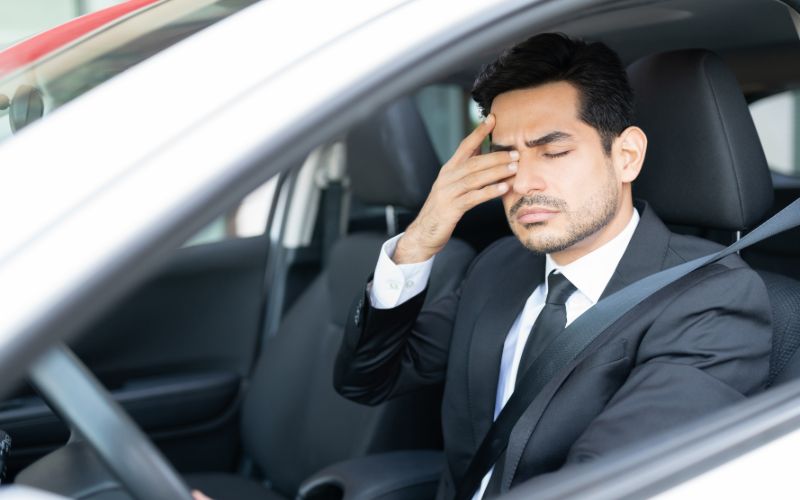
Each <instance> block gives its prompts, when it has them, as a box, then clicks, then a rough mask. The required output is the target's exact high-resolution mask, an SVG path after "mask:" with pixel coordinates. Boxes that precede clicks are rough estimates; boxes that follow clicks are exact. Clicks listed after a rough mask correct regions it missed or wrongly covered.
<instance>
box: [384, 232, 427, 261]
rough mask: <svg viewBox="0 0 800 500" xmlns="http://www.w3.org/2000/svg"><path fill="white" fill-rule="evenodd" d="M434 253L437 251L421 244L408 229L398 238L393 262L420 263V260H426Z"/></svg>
mask: <svg viewBox="0 0 800 500" xmlns="http://www.w3.org/2000/svg"><path fill="white" fill-rule="evenodd" d="M434 255H436V251H433V250H431V249H429V248H426V247H424V246H423V245H420V244H419V243H418V242H417V240H416V238H414V236H413V232H412V233H411V234H409V232H408V231H407V232H406V233H405V234H403V236H401V237H400V239H399V240H397V246H396V247H395V250H394V255H392V262H394V263H395V264H398V265H401V264H418V263H420V262H425V261H426V260H428V259H430V258H431V257H433V256H434Z"/></svg>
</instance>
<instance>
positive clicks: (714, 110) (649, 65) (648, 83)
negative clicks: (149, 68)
mask: <svg viewBox="0 0 800 500" xmlns="http://www.w3.org/2000/svg"><path fill="white" fill-rule="evenodd" d="M628 73H629V76H630V81H631V85H632V86H633V88H634V92H635V94H636V96H637V97H636V108H637V118H638V124H639V125H640V126H641V127H642V129H643V130H644V131H645V133H646V134H647V135H648V139H649V145H648V151H647V155H646V160H645V165H644V168H643V169H642V173H641V175H640V177H639V179H637V181H636V183H635V184H634V192H635V195H636V196H637V197H640V198H644V199H646V200H648V201H649V202H650V203H651V204H652V205H653V206H654V207H655V208H656V211H657V212H658V214H659V215H660V216H662V217H663V218H664V219H665V220H666V221H667V222H670V223H673V224H681V225H688V226H697V227H701V228H715V229H726V230H731V231H739V230H743V229H747V228H752V227H754V226H755V225H757V224H758V223H759V222H761V220H762V219H763V218H764V217H765V216H766V215H767V213H768V212H769V210H770V209H771V208H772V202H773V188H772V181H771V178H770V173H769V167H768V166H767V162H766V159H765V157H764V152H763V150H762V149H761V141H760V139H759V137H758V135H757V133H756V130H755V126H754V125H753V120H752V118H751V117H750V112H749V110H748V108H747V104H746V102H745V100H744V97H743V96H742V93H741V89H740V88H739V86H738V84H737V82H736V79H735V78H734V76H733V74H732V73H731V72H730V70H728V69H727V68H726V67H725V65H724V63H723V62H722V60H721V59H720V58H719V57H718V56H716V55H715V54H713V53H711V52H708V51H704V50H684V51H677V52H670V53H666V54H658V55H655V56H650V57H647V58H645V59H642V60H640V61H637V62H636V63H634V64H633V65H631V66H630V67H629V68H628ZM759 274H760V276H761V277H762V279H763V280H764V283H765V285H766V286H767V292H768V293H769V297H770V302H771V304H772V312H773V349H772V354H771V358H770V376H769V381H768V384H770V385H774V384H778V383H781V382H785V381H787V380H790V379H792V378H795V377H797V376H800V355H798V347H799V346H800V316H798V311H800V282H798V281H795V280H793V279H791V278H788V277H786V276H782V275H779V274H775V273H771V272H767V271H759Z"/></svg>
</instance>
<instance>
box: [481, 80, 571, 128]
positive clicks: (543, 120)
mask: <svg viewBox="0 0 800 500" xmlns="http://www.w3.org/2000/svg"><path fill="white" fill-rule="evenodd" d="M578 106H579V93H578V90H577V89H576V88H575V87H574V86H573V85H571V84H569V83H567V82H554V83H546V84H544V85H539V86H537V87H532V88H528V89H519V90H512V91H510V92H504V93H502V94H499V95H498V96H497V97H495V98H494V101H493V102H492V109H491V111H492V113H493V114H494V115H495V118H497V124H496V125H495V128H494V130H493V132H492V137H493V140H494V141H495V142H498V143H506V142H509V143H510V142H512V141H513V140H514V139H516V138H518V136H520V135H532V134H539V135H541V134H546V133H549V132H551V131H553V130H560V131H563V132H567V133H570V134H573V135H580V134H581V133H585V132H586V131H585V130H583V129H584V127H586V124H585V123H583V122H582V121H581V120H580V118H579V117H578Z"/></svg>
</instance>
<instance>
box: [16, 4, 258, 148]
mask: <svg viewBox="0 0 800 500" xmlns="http://www.w3.org/2000/svg"><path fill="white" fill-rule="evenodd" d="M256 1H257V0H162V1H152V0H151V1H143V0H130V1H128V2H123V3H122V4H120V5H119V6H116V7H112V8H109V9H106V10H105V11H100V12H96V13H93V14H89V15H88V16H84V17H83V18H78V19H77V20H74V21H72V22H70V23H67V24H65V25H62V26H60V27H57V28H54V29H52V30H49V31H45V32H43V33H40V34H39V35H36V36H34V37H31V38H29V39H28V40H25V41H23V42H21V43H19V44H17V45H15V46H12V47H9V48H8V49H6V50H4V51H2V52H0V61H1V62H2V64H0V141H3V140H5V139H7V138H8V137H10V136H11V135H12V134H13V133H16V132H18V131H20V130H21V129H23V128H24V127H26V126H27V125H29V124H30V123H32V122H34V121H36V120H38V119H40V118H42V117H43V116H47V114H49V113H51V112H53V111H54V110H56V109H58V108H59V107H60V106H62V105H64V104H65V103H67V102H69V101H71V100H73V99H75V98H76V97H78V96H80V95H81V94H83V93H84V92H87V91H89V90H91V89H93V88H94V87H96V86H98V85H100V84H101V83H103V82H105V81H106V80H109V79H110V78H112V77H114V76H116V75H118V74H120V73H122V72H123V71H125V70H126V69H128V68H130V67H132V66H134V65H136V64H138V63H140V62H141V61H144V60H145V59H147V58H149V57H150V56H152V55H154V54H156V53H158V52H160V51H162V50H164V49H165V48H167V47H169V46H171V45H173V44H175V43H177V42H179V41H181V40H183V39H184V38H187V37H188V36H190V35H192V34H193V33H196V32H198V31H200V30H202V29H204V28H206V27H208V26H210V25H211V24H214V23H215V22H217V21H219V20H221V19H224V18H225V17H227V16H229V15H231V14H233V13H234V12H236V11H238V10H241V9H243V8H245V7H247V6H248V5H251V4H253V3H255V2H256ZM125 7H128V8H125ZM98 23H101V24H99V25H98ZM43 47H44V48H43ZM33 53H35V56H32V55H31V54H33ZM164 84H165V85H168V84H169V82H164ZM130 98H131V99H136V98H137V96H135V95H132V96H130ZM144 104H145V103H143V105H144Z"/></svg>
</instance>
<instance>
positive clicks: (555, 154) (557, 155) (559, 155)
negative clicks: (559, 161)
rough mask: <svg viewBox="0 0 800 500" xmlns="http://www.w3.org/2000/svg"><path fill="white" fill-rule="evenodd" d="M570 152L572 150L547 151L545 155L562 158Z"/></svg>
mask: <svg viewBox="0 0 800 500" xmlns="http://www.w3.org/2000/svg"><path fill="white" fill-rule="evenodd" d="M569 153H570V151H562V152H560V153H545V154H544V156H545V157H547V158H561V157H562V156H566V155H567V154H569Z"/></svg>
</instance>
